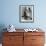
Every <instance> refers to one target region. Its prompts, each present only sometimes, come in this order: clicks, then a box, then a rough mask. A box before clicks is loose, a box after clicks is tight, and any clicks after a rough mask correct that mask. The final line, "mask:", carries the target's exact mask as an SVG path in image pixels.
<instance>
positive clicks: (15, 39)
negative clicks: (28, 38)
mask: <svg viewBox="0 0 46 46" xmlns="http://www.w3.org/2000/svg"><path fill="white" fill-rule="evenodd" d="M21 41H23V36H4V37H3V43H6V44H8V43H15V42H21Z"/></svg>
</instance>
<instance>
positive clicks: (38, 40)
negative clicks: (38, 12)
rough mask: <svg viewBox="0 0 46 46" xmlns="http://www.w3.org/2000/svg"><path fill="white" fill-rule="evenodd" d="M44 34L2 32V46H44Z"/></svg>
mask: <svg viewBox="0 0 46 46" xmlns="http://www.w3.org/2000/svg"><path fill="white" fill-rule="evenodd" d="M44 36H45V33H44V32H3V42H2V45H3V46H44V41H45V40H44V39H45V37H44Z"/></svg>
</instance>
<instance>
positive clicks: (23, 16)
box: [19, 5, 34, 23]
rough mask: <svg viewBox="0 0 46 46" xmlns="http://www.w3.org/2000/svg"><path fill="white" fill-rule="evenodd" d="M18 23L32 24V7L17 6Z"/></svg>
mask: <svg viewBox="0 0 46 46" xmlns="http://www.w3.org/2000/svg"><path fill="white" fill-rule="evenodd" d="M19 21H20V22H21V23H33V22H34V5H19Z"/></svg>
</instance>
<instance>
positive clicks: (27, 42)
mask: <svg viewBox="0 0 46 46" xmlns="http://www.w3.org/2000/svg"><path fill="white" fill-rule="evenodd" d="M24 46H32V36H31V35H27V33H25V34H24Z"/></svg>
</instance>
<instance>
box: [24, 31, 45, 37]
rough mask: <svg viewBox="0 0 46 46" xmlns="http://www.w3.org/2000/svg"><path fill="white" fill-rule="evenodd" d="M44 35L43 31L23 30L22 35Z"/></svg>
mask: <svg viewBox="0 0 46 46" xmlns="http://www.w3.org/2000/svg"><path fill="white" fill-rule="evenodd" d="M31 35H32V36H44V32H24V36H31Z"/></svg>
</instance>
